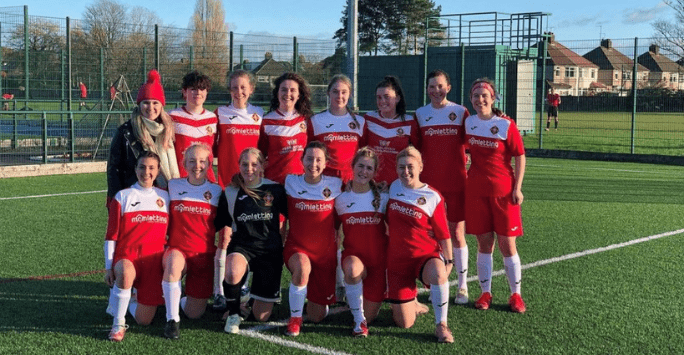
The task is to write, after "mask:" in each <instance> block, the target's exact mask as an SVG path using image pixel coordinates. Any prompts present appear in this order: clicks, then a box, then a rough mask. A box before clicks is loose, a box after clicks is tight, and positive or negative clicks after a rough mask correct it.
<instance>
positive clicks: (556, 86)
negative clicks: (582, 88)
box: [546, 80, 572, 89]
mask: <svg viewBox="0 0 684 355" xmlns="http://www.w3.org/2000/svg"><path fill="white" fill-rule="evenodd" d="M546 84H547V85H549V86H550V87H552V88H554V89H572V85H570V84H565V83H557V82H554V81H549V80H547V81H546Z"/></svg>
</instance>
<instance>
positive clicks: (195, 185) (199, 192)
mask: <svg viewBox="0 0 684 355" xmlns="http://www.w3.org/2000/svg"><path fill="white" fill-rule="evenodd" d="M183 166H184V167H185V170H186V171H187V174H188V176H187V177H186V178H180V179H173V180H171V181H169V196H170V198H171V211H170V214H171V224H170V226H169V241H168V243H167V246H168V248H167V250H166V252H165V253H164V262H163V265H164V281H163V282H162V289H163V291H164V302H165V303H166V321H167V322H166V327H165V328H164V336H165V337H167V338H169V339H177V338H178V336H179V324H178V323H179V322H180V315H179V313H180V311H179V308H180V307H181V306H182V308H183V311H184V312H185V314H186V315H187V316H188V317H189V318H199V317H201V316H202V314H204V310H205V308H206V306H207V299H209V297H211V291H212V285H213V283H212V282H213V278H214V253H215V252H216V246H215V245H214V242H215V240H216V229H215V228H214V219H215V218H216V210H217V208H218V202H219V198H220V197H221V192H222V190H221V186H219V185H218V184H214V183H211V182H209V181H208V180H207V172H208V171H209V170H210V169H211V150H210V149H209V147H207V146H206V145H203V144H194V145H191V146H190V147H189V148H188V149H187V150H186V151H185V154H184V158H183ZM184 275H187V277H186V279H185V293H186V295H187V297H184V298H183V300H182V301H181V279H182V278H183V276H184Z"/></svg>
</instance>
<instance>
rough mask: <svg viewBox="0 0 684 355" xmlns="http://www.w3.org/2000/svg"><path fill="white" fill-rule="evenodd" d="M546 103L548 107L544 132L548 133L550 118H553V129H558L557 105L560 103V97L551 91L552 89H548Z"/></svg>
mask: <svg viewBox="0 0 684 355" xmlns="http://www.w3.org/2000/svg"><path fill="white" fill-rule="evenodd" d="M546 103H547V104H548V105H549V108H548V109H547V112H548V115H547V117H546V130H547V131H548V130H549V127H550V126H551V117H553V119H554V122H555V124H554V126H553V129H558V105H560V103H561V97H560V95H558V94H557V93H555V92H554V91H553V88H551V89H549V94H548V95H546Z"/></svg>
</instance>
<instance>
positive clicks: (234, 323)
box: [223, 314, 240, 334]
mask: <svg viewBox="0 0 684 355" xmlns="http://www.w3.org/2000/svg"><path fill="white" fill-rule="evenodd" d="M223 330H224V331H225V332H226V333H230V334H237V333H239V332H240V315H239V314H231V315H229V316H228V318H226V326H225V327H224V328H223Z"/></svg>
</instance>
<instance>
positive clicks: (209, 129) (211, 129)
mask: <svg viewBox="0 0 684 355" xmlns="http://www.w3.org/2000/svg"><path fill="white" fill-rule="evenodd" d="M207 134H214V129H213V128H211V126H207Z"/></svg>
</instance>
